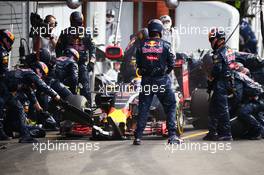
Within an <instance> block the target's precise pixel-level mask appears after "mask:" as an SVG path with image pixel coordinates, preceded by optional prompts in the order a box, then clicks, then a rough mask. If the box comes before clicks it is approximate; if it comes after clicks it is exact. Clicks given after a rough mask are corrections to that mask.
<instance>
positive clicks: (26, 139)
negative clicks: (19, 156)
mask: <svg viewBox="0 0 264 175" xmlns="http://www.w3.org/2000/svg"><path fill="white" fill-rule="evenodd" d="M37 142H38V140H37V139H34V138H33V137H22V138H20V139H19V141H18V143H37Z"/></svg>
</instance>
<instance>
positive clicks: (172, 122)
mask: <svg viewBox="0 0 264 175" xmlns="http://www.w3.org/2000/svg"><path fill="white" fill-rule="evenodd" d="M162 30H163V24H162V22H161V21H160V20H158V19H154V20H151V21H150V22H149V24H148V31H149V38H147V39H144V40H143V41H142V43H141V44H140V47H139V48H138V49H137V53H136V62H137V67H138V69H139V72H140V74H141V75H142V81H141V86H142V92H140V94H139V109H138V110H139V112H138V113H139V116H138V119H137V128H136V131H135V140H134V142H133V144H134V145H140V144H141V138H142V134H143V131H144V129H145V126H146V123H147V120H148V112H149V109H150V106H151V103H152V100H153V96H154V95H155V94H156V95H157V97H158V99H159V100H160V102H161V104H162V105H163V108H164V111H165V113H166V114H167V126H168V134H169V139H168V143H169V144H179V143H181V142H182V140H181V139H180V138H179V135H178V134H177V133H176V99H175V94H174V93H173V91H172V89H171V80H170V78H169V76H168V74H169V73H170V72H171V71H172V69H173V66H174V63H175V55H174V54H173V53H172V51H171V45H170V43H168V42H166V41H164V40H162V39H161V35H162V34H161V32H162ZM147 86H148V87H150V89H152V88H153V87H155V88H156V90H154V89H152V90H151V91H150V92H146V91H144V90H143V89H144V87H147Z"/></svg>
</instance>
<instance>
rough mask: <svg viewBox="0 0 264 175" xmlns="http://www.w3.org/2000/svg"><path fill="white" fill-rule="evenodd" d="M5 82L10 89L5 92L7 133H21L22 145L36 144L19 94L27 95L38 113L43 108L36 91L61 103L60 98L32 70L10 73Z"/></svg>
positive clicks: (18, 70)
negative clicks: (26, 120) (28, 127)
mask: <svg viewBox="0 0 264 175" xmlns="http://www.w3.org/2000/svg"><path fill="white" fill-rule="evenodd" d="M4 82H5V84H6V87H7V89H8V91H6V92H5V93H6V94H7V95H8V98H7V100H6V102H5V106H6V109H7V112H6V114H7V117H6V119H5V127H6V128H7V130H8V131H7V133H12V131H17V132H19V133H20V136H21V139H20V140H19V142H20V143H31V142H36V140H35V139H33V138H32V137H31V136H30V133H29V131H28V129H27V127H26V125H25V122H24V121H23V120H24V118H25V113H24V108H23V106H22V104H21V102H20V100H19V98H18V96H17V94H18V92H22V93H25V94H26V95H27V97H28V98H29V100H30V102H31V103H32V104H34V108H35V109H36V110H37V111H41V110H42V107H41V106H40V105H39V103H38V101H37V98H36V96H35V92H34V90H38V91H41V92H44V93H45V94H47V95H49V96H51V97H52V98H53V99H54V100H55V101H59V100H60V96H59V95H58V94H57V93H56V92H55V91H54V90H52V89H51V88H50V87H49V86H47V85H46V83H45V82H44V81H42V80H41V79H40V78H39V77H38V75H37V74H36V73H34V72H33V71H32V70H31V69H17V70H14V71H9V72H7V73H6V76H5V80H4Z"/></svg>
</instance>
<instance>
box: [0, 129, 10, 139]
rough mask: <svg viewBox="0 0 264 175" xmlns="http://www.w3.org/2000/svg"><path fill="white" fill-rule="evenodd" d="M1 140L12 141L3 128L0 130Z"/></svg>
mask: <svg viewBox="0 0 264 175" xmlns="http://www.w3.org/2000/svg"><path fill="white" fill-rule="evenodd" d="M0 140H11V138H10V137H8V136H7V135H6V133H5V132H4V130H3V129H2V128H0Z"/></svg>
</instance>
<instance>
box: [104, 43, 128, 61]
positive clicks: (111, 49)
mask: <svg viewBox="0 0 264 175" xmlns="http://www.w3.org/2000/svg"><path fill="white" fill-rule="evenodd" d="M123 55H124V54H123V50H122V48H121V47H120V46H108V47H107V48H106V49H105V56H106V58H108V59H110V60H113V61H122V60H123Z"/></svg>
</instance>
